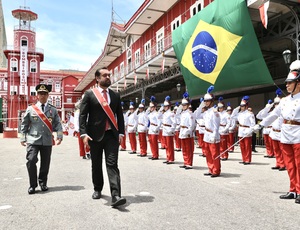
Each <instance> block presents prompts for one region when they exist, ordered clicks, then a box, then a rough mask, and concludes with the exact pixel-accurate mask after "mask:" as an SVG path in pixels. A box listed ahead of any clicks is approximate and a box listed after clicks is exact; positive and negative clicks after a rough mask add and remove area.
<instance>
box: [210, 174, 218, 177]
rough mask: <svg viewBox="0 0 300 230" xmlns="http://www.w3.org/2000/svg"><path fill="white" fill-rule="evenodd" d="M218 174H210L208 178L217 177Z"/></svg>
mask: <svg viewBox="0 0 300 230" xmlns="http://www.w3.org/2000/svg"><path fill="white" fill-rule="evenodd" d="M218 176H220V174H212V175H211V176H210V177H218Z"/></svg>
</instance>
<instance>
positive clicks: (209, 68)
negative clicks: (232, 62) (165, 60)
mask: <svg viewBox="0 0 300 230" xmlns="http://www.w3.org/2000/svg"><path fill="white" fill-rule="evenodd" d="M241 39H242V36H238V35H235V34H233V33H231V32H229V31H227V30H225V29H224V28H222V27H221V26H215V25H211V24H208V23H206V22H204V21H202V20H200V21H199V23H198V25H197V27H196V28H195V30H194V32H193V34H192V36H191V38H190V39H189V42H188V43H187V45H186V47H185V50H184V54H183V56H182V60H181V64H182V65H183V66H184V67H185V68H187V69H188V70H189V71H190V72H191V73H192V74H194V75H195V76H196V77H198V78H200V79H202V80H204V81H207V82H209V83H211V84H215V82H216V80H217V78H218V76H219V74H220V72H221V71H222V69H223V67H224V65H225V64H226V62H227V60H228V59H229V57H230V55H231V54H232V52H233V50H234V49H235V48H236V46H237V44H238V43H239V41H240V40H241Z"/></svg>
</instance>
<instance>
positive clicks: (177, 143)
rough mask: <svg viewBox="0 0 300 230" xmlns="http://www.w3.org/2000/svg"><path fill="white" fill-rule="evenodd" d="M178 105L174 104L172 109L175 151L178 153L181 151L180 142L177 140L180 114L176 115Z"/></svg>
mask: <svg viewBox="0 0 300 230" xmlns="http://www.w3.org/2000/svg"><path fill="white" fill-rule="evenodd" d="M178 106H179V103H178V102H176V103H175V107H174V109H173V112H174V114H175V120H176V128H175V135H174V140H175V151H177V152H179V151H180V150H181V140H180V138H179V130H180V114H178V113H177V110H178Z"/></svg>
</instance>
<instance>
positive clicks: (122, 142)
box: [120, 133, 126, 149]
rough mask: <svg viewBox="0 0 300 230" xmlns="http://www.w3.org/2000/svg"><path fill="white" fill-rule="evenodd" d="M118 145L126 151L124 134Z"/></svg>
mask: <svg viewBox="0 0 300 230" xmlns="http://www.w3.org/2000/svg"><path fill="white" fill-rule="evenodd" d="M120 145H121V149H126V133H125V135H124V137H123V138H122V141H121V144H120Z"/></svg>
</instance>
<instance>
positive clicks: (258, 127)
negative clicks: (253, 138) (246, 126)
mask: <svg viewBox="0 0 300 230" xmlns="http://www.w3.org/2000/svg"><path fill="white" fill-rule="evenodd" d="M262 127H263V126H261V125H260V124H256V125H254V126H253V127H252V130H253V131H254V132H257V131H259V130H260V129H262Z"/></svg>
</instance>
